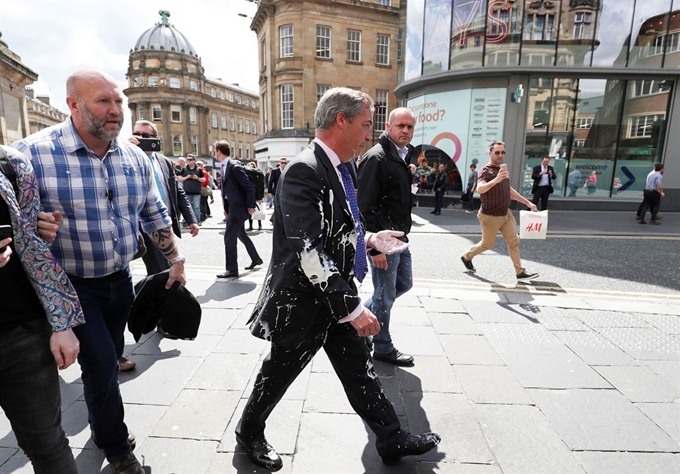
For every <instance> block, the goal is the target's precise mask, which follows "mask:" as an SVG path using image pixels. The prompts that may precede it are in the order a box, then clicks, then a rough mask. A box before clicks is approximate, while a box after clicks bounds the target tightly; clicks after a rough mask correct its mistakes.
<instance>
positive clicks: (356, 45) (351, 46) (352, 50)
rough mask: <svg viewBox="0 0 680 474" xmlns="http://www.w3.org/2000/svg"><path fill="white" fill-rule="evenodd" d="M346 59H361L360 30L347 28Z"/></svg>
mask: <svg viewBox="0 0 680 474" xmlns="http://www.w3.org/2000/svg"><path fill="white" fill-rule="evenodd" d="M347 60H348V61H354V62H359V61H361V31H356V30H347Z"/></svg>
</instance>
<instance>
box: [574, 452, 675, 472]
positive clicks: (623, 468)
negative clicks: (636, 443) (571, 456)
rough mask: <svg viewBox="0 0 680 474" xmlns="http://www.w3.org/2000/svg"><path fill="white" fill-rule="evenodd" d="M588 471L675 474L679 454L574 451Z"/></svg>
mask: <svg viewBox="0 0 680 474" xmlns="http://www.w3.org/2000/svg"><path fill="white" fill-rule="evenodd" d="M575 456H576V457H578V458H579V460H580V461H581V463H582V464H583V466H584V467H585V468H586V470H587V471H588V473H593V474H642V473H645V474H647V473H649V474H652V473H653V474H677V473H678V472H680V456H678V455H677V454H664V453H603V452H588V451H585V452H580V453H575Z"/></svg>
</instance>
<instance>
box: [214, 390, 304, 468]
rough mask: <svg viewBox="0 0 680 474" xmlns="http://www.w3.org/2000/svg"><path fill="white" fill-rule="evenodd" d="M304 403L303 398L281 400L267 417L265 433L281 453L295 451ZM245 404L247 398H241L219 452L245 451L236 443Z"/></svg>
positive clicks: (289, 453) (290, 453)
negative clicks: (236, 432)
mask: <svg viewBox="0 0 680 474" xmlns="http://www.w3.org/2000/svg"><path fill="white" fill-rule="evenodd" d="M303 403H304V402H303V401H302V400H281V401H280V402H279V403H278V404H277V405H276V408H274V411H272V413H271V415H270V416H269V418H268V419H267V428H266V429H265V432H264V434H265V436H266V438H267V441H268V442H269V444H271V445H272V446H273V447H274V449H276V452H277V453H279V454H281V455H285V454H288V455H292V454H293V453H294V452H295V445H296V444H297V437H298V431H299V428H300V417H301V415H302V405H303ZM245 406H246V400H241V402H240V403H239V404H238V407H236V411H235V412H234V416H233V417H232V418H231V420H230V421H229V424H228V425H227V429H226V430H225V431H224V435H223V436H222V440H221V441H220V445H219V446H218V448H217V451H218V452H229V453H233V452H236V453H243V449H241V447H240V446H237V444H236V437H235V435H234V430H235V429H236V426H237V424H238V422H239V420H240V419H241V414H242V413H243V409H244V408H245Z"/></svg>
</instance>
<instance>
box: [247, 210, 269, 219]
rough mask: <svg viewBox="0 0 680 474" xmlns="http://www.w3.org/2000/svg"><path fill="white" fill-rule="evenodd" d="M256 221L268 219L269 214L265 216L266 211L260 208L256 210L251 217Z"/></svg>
mask: <svg viewBox="0 0 680 474" xmlns="http://www.w3.org/2000/svg"><path fill="white" fill-rule="evenodd" d="M250 217H252V218H253V219H255V220H256V221H263V220H264V219H265V218H266V217H267V214H265V212H264V209H260V208H259V207H258V208H257V209H255V212H253V215H252V216H250Z"/></svg>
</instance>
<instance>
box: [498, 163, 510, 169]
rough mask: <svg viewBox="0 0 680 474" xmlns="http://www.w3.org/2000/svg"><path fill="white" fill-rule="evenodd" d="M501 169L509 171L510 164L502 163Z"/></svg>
mask: <svg viewBox="0 0 680 474" xmlns="http://www.w3.org/2000/svg"><path fill="white" fill-rule="evenodd" d="M500 168H501V169H504V170H505V171H507V170H508V164H507V163H501V165H500Z"/></svg>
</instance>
